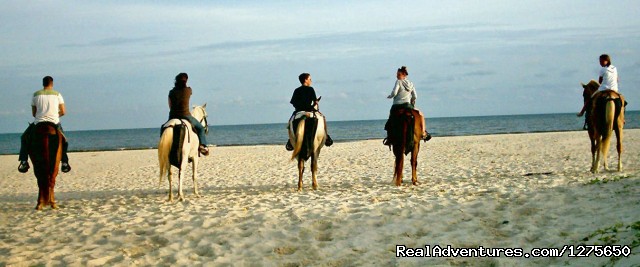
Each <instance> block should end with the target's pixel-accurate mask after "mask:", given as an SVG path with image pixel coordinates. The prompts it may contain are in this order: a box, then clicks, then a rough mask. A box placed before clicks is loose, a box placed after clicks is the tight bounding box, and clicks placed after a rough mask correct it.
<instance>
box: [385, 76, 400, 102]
mask: <svg viewBox="0 0 640 267" xmlns="http://www.w3.org/2000/svg"><path fill="white" fill-rule="evenodd" d="M398 91H400V80H398V81H396V85H395V86H394V87H393V90H391V94H390V95H389V96H387V98H393V97H394V96H396V95H397V94H398Z"/></svg>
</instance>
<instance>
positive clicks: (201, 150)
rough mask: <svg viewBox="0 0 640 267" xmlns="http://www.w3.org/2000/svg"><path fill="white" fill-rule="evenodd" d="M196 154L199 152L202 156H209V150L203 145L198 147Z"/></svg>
mask: <svg viewBox="0 0 640 267" xmlns="http://www.w3.org/2000/svg"><path fill="white" fill-rule="evenodd" d="M198 152H200V154H202V155H205V156H209V149H208V148H207V146H205V145H200V147H199V148H198Z"/></svg>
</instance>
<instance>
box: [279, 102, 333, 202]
mask: <svg viewBox="0 0 640 267" xmlns="http://www.w3.org/2000/svg"><path fill="white" fill-rule="evenodd" d="M319 101H320V99H318V100H317V101H316V103H315V109H316V110H318V102H319ZM299 117H304V119H302V120H300V122H299V123H298V125H297V127H296V128H295V129H294V125H293V122H294V120H295V118H299ZM325 126H326V125H325V119H324V116H323V115H322V113H320V112H319V111H313V112H304V111H302V112H298V113H296V115H295V116H292V118H291V119H290V120H289V127H288V128H289V141H290V142H291V144H293V153H292V154H291V160H294V159H297V160H298V191H301V190H302V176H303V174H304V162H305V161H307V160H308V159H309V158H311V176H312V186H313V189H314V190H316V189H318V181H317V180H316V174H317V172H318V157H319V156H320V150H321V149H322V147H323V146H324V142H325V141H326V139H327V133H326V131H325V129H326V127H325ZM314 128H315V134H313V133H311V131H313V129H314Z"/></svg>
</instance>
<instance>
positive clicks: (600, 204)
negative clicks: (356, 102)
mask: <svg viewBox="0 0 640 267" xmlns="http://www.w3.org/2000/svg"><path fill="white" fill-rule="evenodd" d="M214 134H215V133H214ZM624 144H625V149H626V151H625V153H624V154H623V163H624V170H623V172H613V171H612V172H603V173H601V174H597V175H593V174H591V173H589V172H588V170H589V167H590V160H591V155H590V150H589V140H588V137H587V134H586V132H566V133H539V134H520V135H492V136H470V137H435V138H434V139H433V140H432V141H430V142H428V143H426V145H425V144H424V143H423V145H422V150H421V153H420V157H419V158H420V161H419V166H418V175H419V177H418V179H419V181H420V182H422V184H421V185H420V186H411V185H410V184H411V183H410V181H411V178H410V169H409V164H408V161H407V164H405V178H404V184H403V186H401V187H396V186H393V185H392V184H391V177H392V174H393V154H392V153H391V152H390V151H389V150H388V149H387V147H385V146H383V145H382V143H381V141H380V140H372V141H361V142H350V143H336V144H335V145H334V146H332V147H330V148H325V149H323V151H322V154H321V156H320V161H319V176H318V182H319V185H320V189H319V190H318V191H313V190H312V189H311V186H310V185H311V182H310V181H311V176H310V173H309V172H306V175H305V180H304V183H305V184H304V190H303V191H302V192H296V190H295V189H296V183H297V177H296V175H297V169H296V164H295V163H294V162H291V161H289V160H288V158H289V156H290V153H289V152H287V151H285V150H284V146H281V145H278V146H252V147H217V148H213V149H212V156H209V157H207V158H204V159H202V160H201V164H200V172H199V179H198V184H199V186H200V188H201V193H202V194H203V197H202V198H195V197H194V195H193V183H192V182H191V179H190V178H188V179H186V180H185V183H184V187H185V194H186V198H187V200H186V201H185V202H177V201H174V202H173V203H167V202H166V199H167V195H166V192H167V189H168V184H167V182H166V180H163V182H162V184H161V185H158V167H157V166H158V163H157V158H156V157H157V156H156V155H157V154H156V153H157V152H156V150H141V151H119V152H87V153H71V154H70V158H71V164H72V166H73V168H74V169H73V170H72V171H71V172H70V173H68V174H60V175H59V176H58V183H57V185H56V193H57V201H58V204H59V205H60V207H61V208H60V209H58V210H50V209H48V208H46V209H45V210H44V211H35V210H34V209H33V208H34V207H35V204H36V197H37V185H36V181H35V178H34V176H33V172H32V170H30V171H29V173H27V174H20V173H18V172H17V165H18V162H17V156H15V155H13V156H0V174H1V176H0V177H2V179H0V203H1V204H2V205H0V266H4V265H8V266H9V265H11V266H32V265H47V266H58V265H66V266H68V265H70V266H96V265H122V266H129V265H153V266H156V265H182V266H192V265H251V266H253V265H255V266H261V265H265V266H272V265H275V266H304V265H322V266H349V265H377V266H389V265H398V266H424V265H445V266H447V265H453V266H465V265H472V266H487V265H489V266H490V265H501V266H514V265H518V266H547V265H560V266H564V265H565V264H569V265H573V266H600V265H603V264H607V263H610V261H611V259H609V258H596V257H593V256H592V257H590V258H568V257H566V256H565V257H563V258H529V259H514V258H506V257H500V258H417V259H416V258H413V259H410V258H396V257H395V250H396V245H406V246H407V247H414V248H416V247H423V246H425V245H431V246H433V245H440V246H446V245H451V246H454V247H478V246H483V247H485V248H487V247H492V248H497V247H503V248H504V247H521V248H524V249H525V252H528V251H529V250H530V249H531V248H533V247H562V246H563V245H578V244H584V243H586V244H602V243H603V242H602V241H599V240H598V238H599V237H600V236H596V237H593V238H591V239H590V240H589V241H586V242H585V241H582V240H583V239H584V238H585V237H587V236H589V235H591V234H593V233H595V232H596V231H597V230H598V229H604V228H607V227H612V226H615V225H616V224H618V228H619V232H618V233H617V234H616V238H617V239H618V241H617V242H614V243H616V244H621V245H625V244H626V245H628V244H630V243H631V242H632V240H634V238H635V239H638V238H636V237H634V235H635V234H637V233H638V231H637V230H635V231H634V230H632V229H630V228H626V226H628V225H631V224H633V223H635V222H638V221H640V175H639V174H640V160H639V155H640V153H639V151H640V130H626V131H625V140H624ZM613 148H615V146H612V152H611V153H610V157H609V161H610V167H612V168H613V167H616V164H615V162H616V153H615V150H614V149H613ZM307 170H309V168H307ZM548 172H550V173H551V174H542V173H548ZM174 173H176V171H175V169H174ZM528 173H533V175H528V176H526V175H525V174H528ZM187 175H188V176H187V177H190V171H187ZM174 177H175V176H174ZM594 179H599V180H603V179H609V180H615V181H610V182H607V183H603V182H597V183H590V181H592V180H594ZM174 184H177V180H175V179H174ZM633 253H634V255H633V256H632V257H628V258H622V259H620V260H619V261H618V262H616V264H618V265H620V266H629V265H636V264H640V250H639V249H638V248H635V249H634V250H633ZM636 266H637V265H636Z"/></svg>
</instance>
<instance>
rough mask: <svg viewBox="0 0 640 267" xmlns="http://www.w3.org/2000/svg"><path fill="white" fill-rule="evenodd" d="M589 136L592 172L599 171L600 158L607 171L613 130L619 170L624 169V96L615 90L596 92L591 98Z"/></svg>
mask: <svg viewBox="0 0 640 267" xmlns="http://www.w3.org/2000/svg"><path fill="white" fill-rule="evenodd" d="M591 102H592V103H591V107H589V108H591V114H590V115H589V124H590V125H589V129H588V132H589V138H590V139H591V172H592V173H598V165H599V163H600V158H602V164H603V166H604V169H605V170H606V171H608V170H609V168H608V166H607V154H608V153H609V146H610V143H611V136H612V134H613V132H615V134H616V140H617V145H616V148H617V150H618V171H622V138H623V131H622V129H623V127H624V105H623V103H624V98H623V97H622V96H621V95H620V94H618V93H617V92H615V91H612V90H604V91H600V92H596V93H595V95H594V96H593V98H592V100H591Z"/></svg>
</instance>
